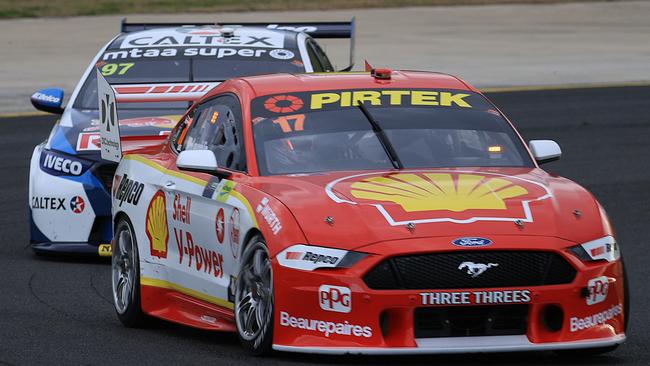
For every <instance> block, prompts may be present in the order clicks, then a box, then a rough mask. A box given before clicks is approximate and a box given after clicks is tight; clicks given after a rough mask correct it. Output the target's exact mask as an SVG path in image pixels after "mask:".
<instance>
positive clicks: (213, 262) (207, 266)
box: [174, 228, 223, 278]
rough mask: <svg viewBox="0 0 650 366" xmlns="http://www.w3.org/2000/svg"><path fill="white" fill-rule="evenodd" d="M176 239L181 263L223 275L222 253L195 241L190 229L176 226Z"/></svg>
mask: <svg viewBox="0 0 650 366" xmlns="http://www.w3.org/2000/svg"><path fill="white" fill-rule="evenodd" d="M174 239H175V240H176V246H177V247H178V255H179V256H178V263H179V264H186V265H187V267H188V268H192V269H194V270H196V271H197V272H203V273H207V274H210V275H213V276H214V277H215V278H221V277H223V255H221V253H219V252H217V251H215V250H212V249H208V248H207V247H206V246H203V245H199V243H195V242H194V237H193V236H192V233H190V232H189V231H185V230H182V229H178V228H174Z"/></svg>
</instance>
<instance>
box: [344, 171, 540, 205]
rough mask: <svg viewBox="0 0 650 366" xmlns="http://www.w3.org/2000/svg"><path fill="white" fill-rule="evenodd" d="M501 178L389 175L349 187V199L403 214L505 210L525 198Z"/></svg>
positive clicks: (363, 180)
mask: <svg viewBox="0 0 650 366" xmlns="http://www.w3.org/2000/svg"><path fill="white" fill-rule="evenodd" d="M527 193H528V191H527V190H526V189H525V188H524V187H521V186H518V185H515V184H513V182H511V181H509V180H506V179H503V178H492V177H485V176H481V175H474V174H458V175H457V176H456V177H454V176H452V175H451V174H449V173H422V174H411V173H404V174H392V175H389V176H385V177H382V176H379V177H368V178H365V179H362V180H361V182H357V183H353V184H352V196H354V197H355V198H361V199H366V200H372V201H387V202H393V203H396V204H398V205H400V206H402V208H403V209H404V211H406V212H417V211H434V210H449V211H454V212H462V211H466V210H470V209H487V210H505V209H506V203H505V200H507V199H508V198H514V197H519V196H523V195H525V194H527Z"/></svg>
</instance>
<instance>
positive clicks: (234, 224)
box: [230, 207, 240, 258]
mask: <svg viewBox="0 0 650 366" xmlns="http://www.w3.org/2000/svg"><path fill="white" fill-rule="evenodd" d="M239 239H240V238H239V209H238V208H236V207H235V208H233V210H232V213H231V214H230V250H232V256H233V257H234V258H237V255H238V254H239Z"/></svg>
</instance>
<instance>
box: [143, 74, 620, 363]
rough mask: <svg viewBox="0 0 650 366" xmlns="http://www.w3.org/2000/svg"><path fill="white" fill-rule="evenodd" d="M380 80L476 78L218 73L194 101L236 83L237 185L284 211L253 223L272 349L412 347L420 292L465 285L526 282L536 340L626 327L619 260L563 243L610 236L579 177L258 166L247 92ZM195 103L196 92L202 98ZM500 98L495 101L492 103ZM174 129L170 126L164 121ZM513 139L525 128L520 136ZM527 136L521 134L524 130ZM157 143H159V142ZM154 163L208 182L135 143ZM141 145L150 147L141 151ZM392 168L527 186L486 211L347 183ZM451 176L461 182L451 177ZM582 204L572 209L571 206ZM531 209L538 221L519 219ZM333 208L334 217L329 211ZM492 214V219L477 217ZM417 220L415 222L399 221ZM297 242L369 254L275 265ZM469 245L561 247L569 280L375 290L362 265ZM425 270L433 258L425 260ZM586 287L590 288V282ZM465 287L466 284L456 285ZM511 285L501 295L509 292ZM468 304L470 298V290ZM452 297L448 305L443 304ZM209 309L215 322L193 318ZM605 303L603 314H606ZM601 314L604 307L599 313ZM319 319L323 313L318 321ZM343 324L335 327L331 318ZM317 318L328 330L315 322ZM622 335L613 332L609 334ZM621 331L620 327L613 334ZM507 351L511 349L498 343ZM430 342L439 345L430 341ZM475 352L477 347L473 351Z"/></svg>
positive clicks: (182, 314)
mask: <svg viewBox="0 0 650 366" xmlns="http://www.w3.org/2000/svg"><path fill="white" fill-rule="evenodd" d="M364 88H365V89H370V88H372V89H376V88H404V89H412V88H440V89H458V90H471V91H474V92H477V90H476V89H474V88H473V87H471V86H469V85H467V84H466V83H465V82H463V81H462V80H459V79H457V78H455V77H453V76H449V75H444V74H433V73H421V72H393V73H392V75H391V78H390V79H389V80H381V79H377V78H373V77H371V76H370V75H369V74H368V73H359V74H344V75H266V76H259V77H248V78H243V79H234V80H230V81H226V82H224V83H222V84H221V85H219V86H218V87H217V88H215V89H214V90H212V91H211V92H209V93H208V94H207V95H206V96H205V97H204V98H203V99H202V100H207V99H210V98H212V97H214V96H216V95H220V94H224V93H232V94H234V95H236V96H237V97H238V98H239V100H240V101H241V104H242V106H243V110H242V112H243V120H244V131H243V133H244V136H245V146H246V153H247V166H248V174H241V173H236V172H233V175H232V176H231V178H229V179H231V180H233V181H235V182H237V186H236V188H235V190H237V192H239V193H240V194H241V195H242V196H245V197H247V198H248V199H249V201H251V202H259V201H260V200H261V199H262V198H263V197H268V198H269V199H270V205H271V207H272V208H273V210H274V211H275V212H276V213H277V214H278V217H279V220H280V221H281V222H282V234H281V235H274V234H273V233H272V232H271V231H270V228H269V226H268V225H265V224H264V217H263V216H262V215H261V214H260V213H259V212H256V213H255V215H256V220H257V222H258V223H260V225H259V230H260V231H261V233H262V235H263V236H264V237H265V238H266V239H267V243H268V246H269V250H270V255H271V257H272V258H273V259H272V262H273V268H274V283H275V324H274V325H275V326H274V345H275V346H277V347H276V348H278V349H284V350H297V348H300V347H304V349H305V350H307V351H308V350H315V349H317V350H321V351H322V350H323V349H332V350H341V352H363V349H364V348H368V349H373V350H376V349H393V350H394V349H399V348H404V349H414V348H417V347H418V342H417V341H416V338H415V335H414V332H415V330H414V313H415V310H416V309H419V308H423V307H436V306H437V305H427V304H423V301H424V300H423V298H424V296H428V295H423V293H435V292H439V293H443V292H444V293H454V292H468V293H469V295H467V296H468V298H469V299H475V298H476V297H475V296H478V295H475V294H476V293H479V292H485V291H488V292H503V291H506V292H508V294H510V293H511V291H529V292H530V297H531V298H530V301H529V302H527V304H528V305H529V307H528V318H527V319H528V320H527V322H528V324H527V325H528V326H527V331H526V337H527V339H528V341H529V342H531V343H532V344H551V345H552V344H554V343H556V342H574V341H585V340H599V339H616V341H615V342H614V343H620V342H622V339H624V332H625V324H624V323H625V321H624V319H625V317H627V316H628V314H626V313H624V311H623V304H624V302H625V289H624V280H623V278H624V274H623V266H622V263H621V261H620V260H617V261H612V262H606V261H594V262H584V261H582V260H580V259H579V258H578V257H577V256H576V255H574V254H573V253H572V252H571V251H570V250H569V248H571V247H574V246H576V245H579V244H581V243H585V242H588V241H591V240H594V239H597V238H602V237H605V236H614V233H613V230H612V228H611V225H610V224H609V221H608V218H607V216H606V214H605V212H604V210H603V209H602V207H601V206H600V205H599V204H598V202H597V201H596V200H595V198H594V197H593V196H592V195H591V194H590V193H589V192H588V191H587V190H585V189H584V188H582V187H581V186H579V185H578V184H576V183H574V182H571V181H570V180H568V179H565V178H562V177H558V176H553V175H550V174H548V173H546V172H545V171H543V170H541V169H540V168H539V167H537V166H535V167H533V168H445V169H407V170H389V171H344V172H329V173H323V174H306V175H301V176H282V175H280V176H260V172H259V169H258V164H257V155H256V153H255V144H254V142H253V137H252V136H253V133H252V123H251V111H250V107H249V106H250V103H251V100H252V99H254V98H256V97H258V96H262V95H269V94H277V93H278V92H281V93H292V92H303V91H317V90H333V89H338V90H340V89H364ZM199 103H200V102H199ZM495 108H496V107H495ZM172 134H173V132H172ZM519 138H521V137H520V136H519ZM522 142H523V140H522ZM156 149H157V150H156ZM133 151H136V152H137V153H139V154H143V156H144V157H145V158H146V159H148V160H150V161H151V162H152V163H154V164H158V165H160V166H163V167H164V168H166V169H169V170H171V171H173V172H175V174H180V175H188V176H191V177H194V178H198V179H201V180H204V181H206V182H208V181H210V179H211V178H212V177H211V176H210V175H208V174H202V173H194V172H187V171H180V170H178V168H177V167H176V165H175V161H176V153H175V152H174V151H173V150H172V149H171V148H170V147H169V145H165V146H163V147H162V148H161V147H160V146H157V145H156V144H155V143H153V142H152V143H151V145H150V147H147V148H144V149H140V150H133ZM146 153H148V154H146ZM395 174H411V175H412V176H414V177H417V176H418V175H422V174H438V175H440V176H441V177H445V179H450V180H452V181H454V182H458V181H459V180H461V179H463V178H462V177H461V176H463V175H469V176H480V177H481V178H482V179H485V180H489V179H493V178H500V179H505V180H507V181H509V182H510V183H512V184H514V185H517V186H520V187H523V188H524V189H525V191H526V192H527V193H526V194H525V195H522V196H518V197H514V198H510V199H508V200H506V201H507V202H506V205H507V206H506V208H505V209H503V210H501V211H500V212H499V214H498V217H496V218H495V217H494V210H491V209H485V208H481V207H480V205H479V207H472V204H473V203H472V202H471V200H470V201H468V202H469V203H467V202H466V206H463V207H461V208H458V209H456V210H454V209H447V210H442V209H436V208H433V209H432V210H429V211H426V212H424V213H421V212H420V213H418V212H414V211H411V212H409V211H408V210H404V209H402V208H400V207H399V205H397V204H393V203H390V202H383V203H382V204H381V205H379V206H381V209H380V208H379V207H378V206H377V204H376V202H374V203H372V202H371V200H364V199H358V198H354V197H352V194H351V193H350V192H351V190H352V189H353V187H352V185H353V184H354V183H358V182H360V181H362V180H363V179H364V178H367V177H369V176H373V177H386V178H390V177H391V176H393V175H395ZM456 184H459V183H456ZM578 213H579V214H578ZM530 215H532V216H534V218H535V219H534V220H528V219H527V218H528V217H529V216H530ZM328 217H330V218H332V221H333V223H332V222H328V221H327V220H326V219H327V218H328ZM485 218H489V220H484V219H485ZM407 222H415V225H414V228H408V227H407V226H406V224H405V223H407ZM463 237H488V238H489V239H490V240H491V241H492V242H493V244H492V245H491V246H488V247H484V248H480V249H474V248H466V247H458V246H454V245H452V244H451V243H452V242H453V241H454V240H456V239H458V238H463ZM295 244H308V245H317V246H322V247H331V248H337V249H343V250H354V251H358V252H362V253H366V254H367V256H366V257H365V258H364V259H362V260H361V261H360V262H358V263H357V264H356V265H354V266H353V267H351V268H337V269H322V270H314V271H303V270H299V269H293V268H287V267H284V266H282V265H280V264H279V262H278V260H279V259H278V255H279V254H280V255H283V254H282V253H283V251H284V250H285V249H287V248H288V247H290V246H292V245H295ZM471 250H480V251H485V252H490V251H521V252H527V251H540V252H553V253H556V254H558V255H559V256H561V257H562V258H564V259H565V260H566V261H567V262H568V263H569V264H570V265H571V266H572V267H574V269H575V270H576V276H575V278H574V280H573V281H572V282H570V283H565V284H559V285H544V286H525V287H503V288H501V287H499V288H489V289H488V288H471V289H462V288H459V289H444V290H435V289H433V290H432V289H417V290H408V289H393V290H376V289H371V288H370V287H369V286H368V285H367V284H366V282H364V276H365V275H366V274H367V273H369V271H371V270H372V269H373V268H374V267H375V266H377V265H378V264H380V262H382V261H384V260H385V259H387V258H392V257H398V256H402V255H417V254H424V253H454V252H458V253H464V252H467V251H471ZM432 270H433V269H432ZM602 277H605V278H607V280H608V283H609V285H608V286H609V291H608V294H606V299H605V300H604V301H602V302H600V303H598V304H595V305H587V304H586V302H585V301H586V300H585V299H586V297H587V296H589V293H587V294H585V291H588V283H589V282H590V280H592V279H595V278H602ZM323 284H327V285H331V286H341V287H347V288H349V289H350V290H351V295H350V297H349V298H348V304H352V305H350V308H351V309H350V311H349V312H331V311H324V310H323V309H322V307H321V306H320V305H321V304H319V301H321V300H322V293H321V291H320V287H321V286H322V285H323ZM586 289H587V290H586ZM463 296H465V295H463ZM508 296H509V295H508ZM465 304H466V305H477V306H480V304H476V303H475V302H472V301H469V302H468V303H465ZM549 305H557V306H560V307H561V309H562V311H563V313H562V314H563V315H562V318H563V324H564V325H563V326H562V327H561V329H560V330H556V331H551V330H549V327H548V326H546V325H545V319H544V317H545V316H546V315H545V314H547V313H545V309H547V307H548V306H549ZM142 306H143V309H144V311H145V312H147V313H149V314H151V315H154V316H158V317H162V318H165V319H168V320H172V321H176V322H179V323H183V324H187V325H190V326H195V327H200V328H204V329H214V330H226V331H234V330H235V329H236V328H235V326H234V320H233V315H232V310H231V309H225V308H223V307H219V306H216V305H214V304H211V303H210V301H209V299H207V300H206V299H197V298H193V297H190V296H187V295H183V294H180V293H179V292H178V291H175V289H174V288H169V289H161V288H158V287H151V286H147V285H143V286H142ZM445 306H447V307H448V306H455V305H445ZM206 314H210V316H212V317H214V319H215V320H214V324H213V325H209V324H206V322H205V321H201V319H200V318H201V316H205V315H206ZM602 314H605V315H602ZM591 316H594V317H592V319H596V321H597V322H598V324H596V325H592V326H589V327H582V328H583V329H578V328H579V327H578V325H572V324H574V323H575V324H578V323H577V322H578V321H579V320H580V319H584V318H587V317H591ZM598 317H602V318H603V319H604V320H603V319H600V320H599V318H598ZM299 318H300V319H303V320H306V321H307V323H303V325H304V324H309V321H312V323H313V321H317V322H316V323H315V324H317V325H316V327H315V328H316V329H305V327H304V326H302V325H300V324H301V323H300V322H301V321H302V320H300V319H299ZM320 324H325V325H323V326H322V329H320V328H321V325H320ZM332 324H334V327H336V326H339V325H343V328H345V329H344V330H343V331H342V332H341V333H337V332H336V331H332V329H330V328H328V327H331V326H332ZM323 329H324V330H323ZM616 337H619V338H616ZM620 337H623V338H620ZM504 350H508V349H506V348H504ZM431 351H432V352H435V350H431ZM473 351H477V350H473Z"/></svg>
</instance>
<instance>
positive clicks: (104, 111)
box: [97, 69, 122, 163]
mask: <svg viewBox="0 0 650 366" xmlns="http://www.w3.org/2000/svg"><path fill="white" fill-rule="evenodd" d="M97 103H98V105H99V121H100V125H99V131H100V138H101V156H102V159H104V160H110V161H114V162H118V163H119V161H120V160H121V159H122V145H121V142H120V124H119V117H118V113H117V99H116V98H115V91H114V90H113V88H112V87H111V86H110V85H109V84H108V81H106V79H105V78H104V76H103V75H102V73H101V71H100V70H99V69H97Z"/></svg>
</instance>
